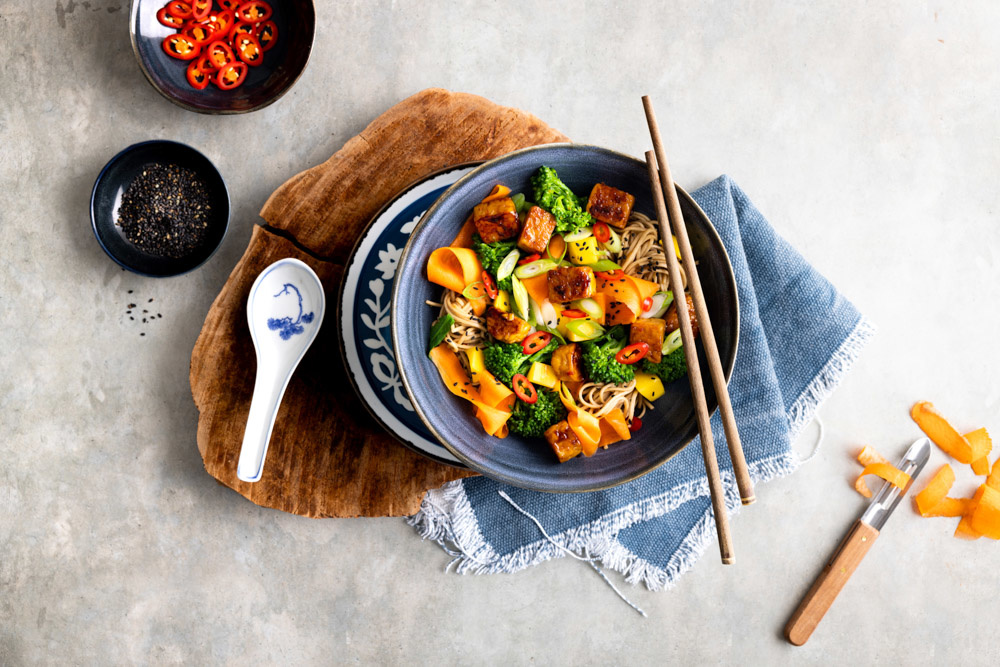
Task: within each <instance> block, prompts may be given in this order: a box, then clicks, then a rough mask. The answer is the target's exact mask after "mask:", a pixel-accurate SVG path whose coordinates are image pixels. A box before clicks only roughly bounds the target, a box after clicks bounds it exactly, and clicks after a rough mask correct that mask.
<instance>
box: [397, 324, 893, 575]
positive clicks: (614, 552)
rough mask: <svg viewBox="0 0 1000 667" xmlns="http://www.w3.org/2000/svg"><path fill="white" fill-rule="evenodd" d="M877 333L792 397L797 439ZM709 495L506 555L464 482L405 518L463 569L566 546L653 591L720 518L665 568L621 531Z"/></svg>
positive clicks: (697, 549)
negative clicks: (482, 522)
mask: <svg viewBox="0 0 1000 667" xmlns="http://www.w3.org/2000/svg"><path fill="white" fill-rule="evenodd" d="M874 334H875V327H874V325H873V324H872V323H871V322H869V321H868V320H867V319H865V318H864V317H862V318H861V319H860V320H859V321H858V323H857V325H855V327H854V329H853V330H852V331H851V333H850V335H849V336H848V337H847V338H846V339H845V340H844V342H843V343H842V344H841V345H840V347H838V348H837V350H836V352H834V354H833V356H832V357H831V358H830V359H829V361H827V363H826V364H825V365H824V366H823V368H822V369H820V371H819V373H817V374H816V376H815V377H814V378H813V379H812V381H810V383H809V384H808V385H807V386H806V388H805V390H803V392H802V393H801V394H800V395H799V397H798V398H797V399H796V400H795V401H794V403H793V404H792V406H791V408H790V409H789V410H788V420H789V423H790V431H791V437H792V438H794V437H795V436H796V435H798V433H799V432H800V431H801V430H802V429H803V428H804V427H805V426H806V425H807V424H808V423H809V422H810V421H811V420H812V418H813V416H814V415H815V414H816V410H817V409H818V408H819V406H820V405H821V404H822V403H823V401H825V400H826V399H827V397H829V395H830V394H831V393H832V392H833V391H834V389H836V387H837V386H838V385H839V384H840V382H841V380H842V379H843V377H844V375H845V374H846V373H847V372H848V371H849V370H850V368H851V367H852V366H853V365H854V362H855V361H856V360H857V358H858V356H859V355H860V353H861V351H862V349H864V347H865V345H866V344H867V343H868V341H869V340H870V339H871V338H872V336H873V335H874ZM798 465H799V458H798V456H796V455H795V454H794V453H791V452H789V453H785V454H780V455H778V456H775V457H771V458H768V459H764V460H761V461H756V462H754V463H752V464H750V474H751V477H752V478H753V479H754V482H755V483H763V482H767V481H770V480H772V479H775V478H777V477H782V476H784V475H788V474H790V473H791V472H793V471H794V470H795V469H796V468H797V467H798ZM721 477H722V482H723V485H724V488H725V493H726V508H727V510H728V512H729V514H731V515H732V514H736V513H737V512H738V511H739V509H740V506H741V505H740V501H739V493H738V491H737V487H736V480H735V478H734V477H733V474H732V472H730V471H723V472H722V474H721ZM707 495H708V480H707V478H702V479H699V480H693V481H691V482H687V483H685V484H681V485H680V486H677V487H674V488H672V489H670V490H669V491H667V492H666V493H663V494H660V495H658V496H654V497H652V498H647V499H645V500H642V501H639V502H637V503H633V504H632V505H628V506H626V507H623V508H621V509H619V510H617V511H615V512H612V513H610V514H607V515H605V516H603V517H601V518H600V519H598V520H596V521H593V522H591V523H588V524H584V525H582V526H578V527H576V528H573V529H570V530H567V531H564V532H562V533H559V534H558V535H555V536H553V537H552V541H551V542H550V541H548V540H545V539H542V540H539V541H537V542H533V543H531V544H528V545H526V546H524V547H521V548H520V549H518V550H516V551H514V552H512V553H510V554H507V555H505V556H500V555H499V554H497V553H496V551H495V550H494V549H493V547H492V546H490V544H489V543H488V542H486V540H485V539H484V538H483V535H482V533H481V532H480V530H479V522H478V521H477V519H476V515H475V511H474V510H473V509H472V505H471V503H470V502H469V499H468V497H467V496H466V494H465V488H464V486H463V485H462V482H461V480H457V481H454V482H449V483H448V484H445V485H444V486H442V487H441V488H440V489H435V490H432V491H429V492H428V493H427V496H426V497H425V498H424V500H423V502H422V503H421V506H420V511H419V512H417V514H415V515H413V516H411V517H408V518H407V523H409V524H410V525H411V526H413V527H414V528H415V529H416V530H417V533H418V534H419V535H420V536H421V537H422V538H424V539H428V540H433V541H434V542H436V543H437V544H439V545H440V546H441V547H442V548H443V549H444V550H445V551H446V552H447V553H448V554H450V555H451V556H453V560H452V561H451V562H450V563H449V564H448V567H447V570H451V569H452V568H454V569H455V571H456V572H457V573H459V574H496V573H512V572H517V571H518V570H523V569H525V568H528V567H531V566H534V565H538V564H540V563H542V562H544V561H547V560H551V559H553V558H564V557H565V556H566V554H565V552H564V551H563V550H562V549H560V548H559V546H562V547H564V548H565V549H568V550H569V551H572V552H573V553H576V554H580V555H582V556H585V557H589V558H596V559H599V560H600V562H601V564H602V565H603V566H604V567H607V568H608V569H611V570H614V571H616V572H619V573H620V574H621V575H622V576H624V577H625V581H627V582H628V583H631V584H633V585H634V584H639V583H641V584H643V585H645V586H646V588H648V589H649V590H651V591H659V590H663V589H664V588H672V587H673V585H674V583H675V582H676V580H677V579H678V578H679V577H680V576H681V575H682V574H684V573H685V572H686V571H687V570H689V569H690V568H691V567H692V566H693V565H694V564H695V562H697V560H698V558H699V557H701V555H702V554H703V553H704V552H705V550H706V548H707V547H708V545H709V544H710V543H711V542H712V541H713V540H714V539H715V518H714V517H713V515H712V510H711V507H709V508H708V510H706V512H705V514H704V515H703V516H702V517H701V518H700V519H699V520H698V521H697V523H695V525H694V527H693V528H692V529H691V531H690V532H689V533H688V534H687V535H686V536H685V537H684V539H683V540H682V541H681V544H680V545H679V546H678V548H677V550H676V551H675V552H674V554H673V556H672V557H671V558H670V561H669V562H668V563H667V565H666V567H662V568H661V567H658V566H656V565H653V564H652V563H650V562H649V561H647V560H645V559H643V558H641V557H639V556H637V555H635V553H633V552H632V551H631V550H630V549H628V548H627V547H626V546H625V545H623V544H622V543H621V542H619V541H618V540H617V537H616V536H617V535H618V533H619V532H620V531H622V530H624V529H625V528H627V527H629V526H631V525H634V524H636V523H639V522H642V521H649V520H650V519H654V518H657V517H660V516H662V515H664V514H666V513H667V512H669V511H671V510H673V509H674V508H676V507H679V506H680V505H682V504H684V503H686V502H688V501H690V500H694V499H695V498H699V497H702V496H707ZM557 545H559V546H557Z"/></svg>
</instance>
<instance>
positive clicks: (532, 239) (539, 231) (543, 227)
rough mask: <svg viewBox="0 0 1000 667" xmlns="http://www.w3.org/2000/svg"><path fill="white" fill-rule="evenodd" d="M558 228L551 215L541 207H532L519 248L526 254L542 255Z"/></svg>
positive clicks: (518, 242) (519, 240) (519, 241)
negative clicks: (535, 253)
mask: <svg viewBox="0 0 1000 667" xmlns="http://www.w3.org/2000/svg"><path fill="white" fill-rule="evenodd" d="M555 228H556V219H555V216H553V215H552V214H551V213H549V212H548V211H546V210H545V209H544V208H541V207H540V206H532V207H531V209H530V210H529V211H528V217H527V219H526V220H525V221H524V229H522V230H521V238H519V239H518V240H517V247H518V248H520V249H521V250H524V251H525V252H537V253H538V254H542V253H543V252H545V251H546V249H548V247H549V239H551V238H552V232H553V231H554V230H555Z"/></svg>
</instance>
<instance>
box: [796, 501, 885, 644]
mask: <svg viewBox="0 0 1000 667" xmlns="http://www.w3.org/2000/svg"><path fill="white" fill-rule="evenodd" d="M876 537H878V530H876V529H875V528H872V527H871V526H869V525H868V524H867V523H865V522H864V521H861V520H860V519H858V520H857V521H855V522H854V525H853V526H852V527H851V530H850V531H849V532H848V533H847V537H845V538H844V540H843V541H842V542H841V543H840V546H839V547H837V551H836V552H835V553H834V554H833V558H831V559H830V562H829V563H827V564H826V567H825V568H823V571H822V572H820V574H819V576H818V577H816V581H815V582H813V585H812V588H810V589H809V592H808V593H806V595H805V597H804V598H802V602H800V603H799V607H798V609H796V610H795V613H794V614H792V617H791V618H790V619H789V620H788V625H786V626H785V638H786V639H787V640H788V641H789V642H791V643H792V644H795V645H796V646H802V645H803V644H805V643H806V641H808V640H809V637H810V636H811V635H812V633H813V630H815V629H816V626H817V625H819V622H820V621H821V620H823V616H824V615H825V614H826V612H827V610H828V609H829V608H830V605H832V604H833V601H834V600H836V599H837V595H838V594H839V593H840V591H841V589H842V588H844V584H846V583H847V580H848V579H850V578H851V575H852V574H854V571H855V570H856V569H858V565H859V564H860V563H861V559H862V558H864V557H865V554H866V553H868V550H869V549H870V548H871V546H872V543H873V542H875V538H876Z"/></svg>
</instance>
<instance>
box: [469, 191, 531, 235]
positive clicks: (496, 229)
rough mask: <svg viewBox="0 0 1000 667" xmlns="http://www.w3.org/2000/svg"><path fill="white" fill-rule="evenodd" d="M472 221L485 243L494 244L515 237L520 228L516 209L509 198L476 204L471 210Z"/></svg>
mask: <svg viewBox="0 0 1000 667" xmlns="http://www.w3.org/2000/svg"><path fill="white" fill-rule="evenodd" d="M472 221H473V223H474V224H475V225H476V231H477V232H479V236H481V237H482V239H483V241H484V242H485V243H496V242H497V241H503V240H504V239H509V238H511V237H512V236H517V230H518V229H519V227H520V224H519V223H518V220H517V208H516V207H515V206H514V200H513V199H511V198H510V197H504V198H502V199H494V200H492V201H488V202H484V203H482V204H476V206H475V208H473V209H472Z"/></svg>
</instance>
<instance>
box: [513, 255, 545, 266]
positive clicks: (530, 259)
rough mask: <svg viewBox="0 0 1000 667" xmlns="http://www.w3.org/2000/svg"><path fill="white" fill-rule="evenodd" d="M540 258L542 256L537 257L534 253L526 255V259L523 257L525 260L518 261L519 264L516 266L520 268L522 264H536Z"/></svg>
mask: <svg viewBox="0 0 1000 667" xmlns="http://www.w3.org/2000/svg"><path fill="white" fill-rule="evenodd" d="M541 258H542V256H541V255H539V254H538V253H535V254H534V255H528V256H527V257H525V258H523V259H521V260H520V261H519V262H518V263H517V265H518V266H521V265H522V264H531V263H532V262H537V261H538V260H540V259H541Z"/></svg>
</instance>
